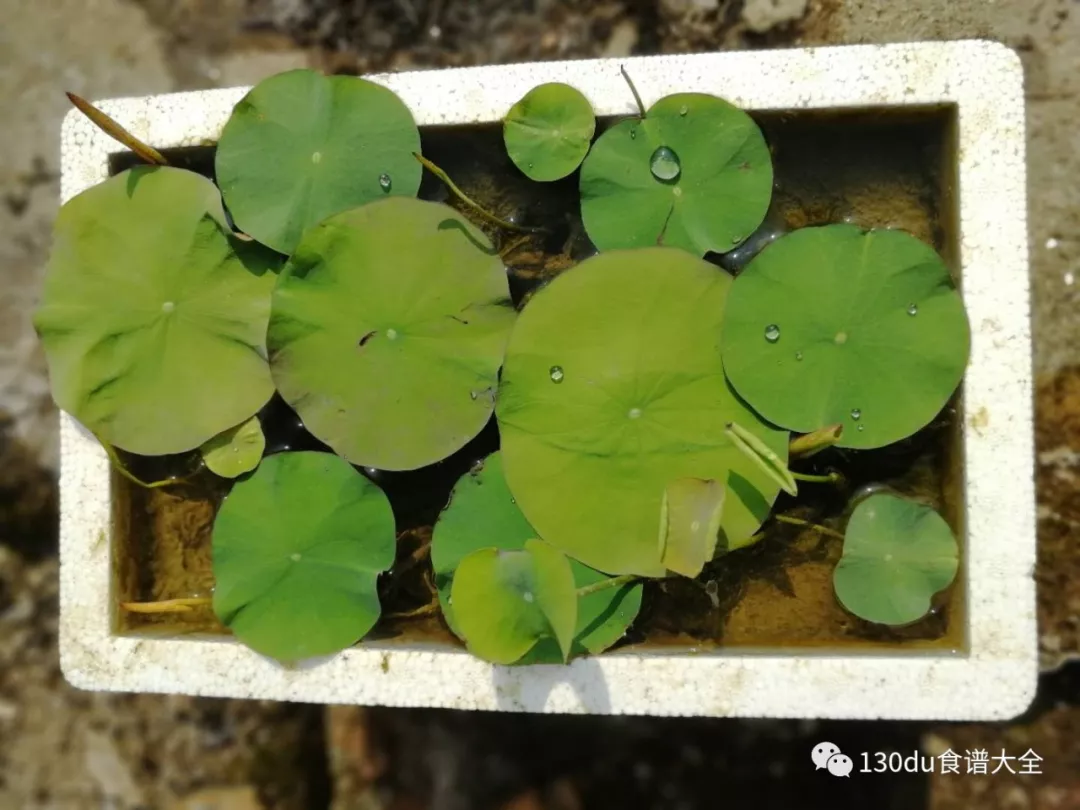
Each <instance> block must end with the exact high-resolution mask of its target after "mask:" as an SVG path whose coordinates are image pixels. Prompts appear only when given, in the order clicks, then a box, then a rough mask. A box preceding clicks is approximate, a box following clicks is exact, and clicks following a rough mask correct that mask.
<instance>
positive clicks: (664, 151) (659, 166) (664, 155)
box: [649, 146, 682, 180]
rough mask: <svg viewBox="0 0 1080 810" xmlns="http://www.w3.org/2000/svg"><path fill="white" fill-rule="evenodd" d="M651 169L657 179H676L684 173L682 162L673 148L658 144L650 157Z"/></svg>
mask: <svg viewBox="0 0 1080 810" xmlns="http://www.w3.org/2000/svg"><path fill="white" fill-rule="evenodd" d="M649 169H650V170H651V171H652V173H653V177H655V178H656V179H657V180H675V179H677V178H678V176H679V175H680V174H681V173H682V164H681V163H679V156H678V155H676V154H675V152H674V150H673V149H671V148H670V147H667V146H658V147H657V148H656V151H655V152H653V153H652V157H651V158H649Z"/></svg>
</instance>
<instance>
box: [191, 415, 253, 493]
mask: <svg viewBox="0 0 1080 810" xmlns="http://www.w3.org/2000/svg"><path fill="white" fill-rule="evenodd" d="M265 449H266V436H265V435H263V431H262V425H261V424H260V423H259V418H258V417H257V416H253V417H251V418H250V419H248V420H247V421H245V422H241V423H240V424H239V425H236V426H235V427H231V428H229V429H228V430H226V431H224V432H222V433H219V434H218V435H217V436H214V437H213V438H212V439H210V440H209V441H207V442H205V443H204V444H203V446H202V447H200V448H199V453H200V455H202V459H203V463H204V464H206V466H207V467H208V468H209V469H210V471H211V472H213V473H214V474H216V475H220V476H221V477H222V478H236V477H237V476H238V475H243V474H244V473H247V472H251V471H252V470H254V469H255V468H256V467H258V466H259V461H260V459H262V455H263V451H264V450H265Z"/></svg>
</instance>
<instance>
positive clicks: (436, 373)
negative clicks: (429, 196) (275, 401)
mask: <svg viewBox="0 0 1080 810" xmlns="http://www.w3.org/2000/svg"><path fill="white" fill-rule="evenodd" d="M513 321H514V310H513V307H512V305H511V303H510V292H509V286H508V284H507V280H506V272H505V270H504V268H503V264H502V262H501V261H500V259H499V256H498V254H497V253H496V252H495V251H494V250H493V249H492V248H491V244H490V242H488V240H487V238H486V237H485V236H484V235H483V234H482V233H481V232H480V231H479V230H478V229H477V228H476V227H475V226H473V225H472V224H471V223H470V222H469V221H468V220H466V219H465V218H464V217H463V216H461V215H460V214H458V213H457V212H455V211H454V210H453V209H452V208H450V207H448V206H445V205H440V204H437V203H430V202H422V201H420V200H416V199H410V198H405V197H394V198H391V199H388V200H381V201H379V202H376V203H371V204H369V205H365V206H362V207H361V208H356V209H353V210H352V211H346V212H345V213H343V214H338V215H336V216H334V217H331V218H330V219H328V220H326V221H324V222H322V223H320V224H319V225H317V226H315V227H313V228H311V229H310V230H309V231H308V232H307V233H306V234H305V236H304V240H303V242H302V243H301V244H300V246H299V248H297V251H296V253H295V254H294V255H293V257H292V259H291V260H290V261H289V263H288V264H287V265H286V267H285V270H284V271H283V273H282V278H281V281H280V283H279V284H278V285H277V288H276V289H275V290H274V296H273V312H272V314H271V318H270V330H269V334H268V335H267V344H268V347H269V350H270V364H271V368H272V371H273V375H274V382H275V383H276V384H277V387H278V391H280V392H281V395H282V396H283V397H284V398H285V401H286V402H287V403H288V404H289V405H290V406H291V407H292V408H293V409H294V410H295V411H296V412H297V413H298V414H299V415H300V418H301V419H302V420H303V422H304V425H305V427H307V429H308V430H309V431H311V433H312V434H314V435H315V437H316V438H318V439H319V440H320V441H322V442H325V443H326V444H328V445H329V446H330V447H332V448H333V449H334V451H335V452H337V453H339V454H340V455H342V456H344V457H345V458H347V459H349V461H351V462H353V463H354V464H359V465H363V466H366V467H376V468H377V469H380V470H411V469H415V468H417V467H423V466H425V465H427V464H432V463H434V462H436V461H439V460H440V459H443V458H446V457H447V456H449V455H450V454H452V453H453V452H455V451H456V450H458V449H460V448H461V447H463V446H464V445H465V444H466V442H468V441H469V440H470V439H472V438H473V437H474V436H476V434H477V433H479V432H480V430H481V429H482V428H483V427H484V425H485V424H486V423H487V422H488V420H489V419H490V417H491V413H492V411H493V409H494V400H495V389H496V386H497V385H498V373H499V366H500V365H501V364H502V358H503V352H504V349H505V347H506V341H507V336H508V335H509V332H510V327H511V325H512V324H513Z"/></svg>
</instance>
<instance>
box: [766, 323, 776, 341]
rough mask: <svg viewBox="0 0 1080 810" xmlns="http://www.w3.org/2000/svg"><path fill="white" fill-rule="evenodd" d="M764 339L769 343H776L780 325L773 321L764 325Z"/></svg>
mask: <svg viewBox="0 0 1080 810" xmlns="http://www.w3.org/2000/svg"><path fill="white" fill-rule="evenodd" d="M765 339H766V340H767V341H769V343H776V341H778V340H779V339H780V327H779V326H777V325H776V324H775V323H770V324H769V325H768V326H766V327H765Z"/></svg>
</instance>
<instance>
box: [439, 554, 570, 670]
mask: <svg viewBox="0 0 1080 810" xmlns="http://www.w3.org/2000/svg"><path fill="white" fill-rule="evenodd" d="M451 596H452V598H453V600H454V614H455V616H456V617H457V627H458V629H459V630H460V631H461V634H462V636H464V638H465V641H466V643H467V644H468V646H469V650H470V651H471V652H472V653H473V654H474V655H477V656H479V657H480V658H483V659H484V660H485V661H491V662H492V663H495V664H513V663H515V662H517V661H518V660H520V659H521V657H522V656H524V655H525V654H526V653H528V652H529V651H530V650H531V649H532V648H533V647H535V646H536V644H537V643H538V642H540V641H541V640H544V639H554V641H555V642H556V643H557V644H558V647H559V649H560V650H561V652H562V657H563V660H565V659H566V658H568V657H569V655H570V645H571V642H572V641H573V637H574V627H575V626H576V623H577V592H576V590H575V588H574V575H573V573H572V572H571V571H570V563H569V562H568V561H567V559H566V556H565V555H564V554H562V553H561V552H560V551H558V550H556V549H554V548H552V547H551V546H549V545H547V544H546V543H544V542H542V541H540V540H526V541H525V544H524V546H523V548H522V549H521V550H520V551H502V550H500V549H495V548H483V549H480V550H479V551H474V552H472V553H470V554H468V555H466V556H465V558H464V559H462V560H461V562H460V563H459V564H458V567H457V573H456V574H455V575H454V583H453V585H452V587H451Z"/></svg>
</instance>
